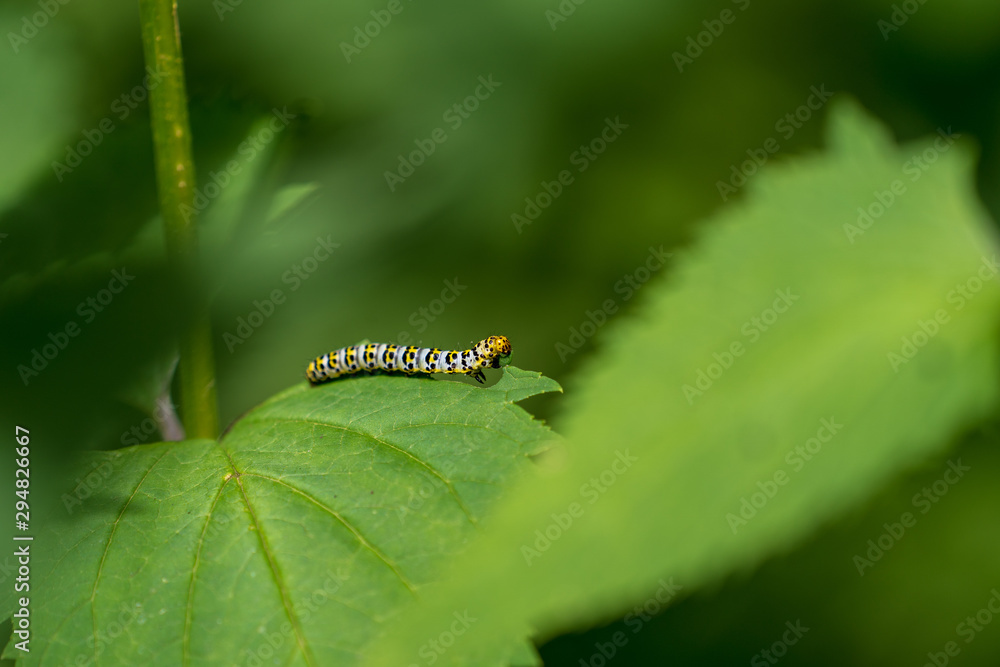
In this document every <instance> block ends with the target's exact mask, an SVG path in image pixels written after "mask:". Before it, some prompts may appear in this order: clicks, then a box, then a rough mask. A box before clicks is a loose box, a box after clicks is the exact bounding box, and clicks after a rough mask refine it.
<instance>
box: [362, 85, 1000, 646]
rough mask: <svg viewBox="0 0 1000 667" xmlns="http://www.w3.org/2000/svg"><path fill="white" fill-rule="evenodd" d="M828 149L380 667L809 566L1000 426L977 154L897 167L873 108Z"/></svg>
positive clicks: (705, 245) (725, 229)
mask: <svg viewBox="0 0 1000 667" xmlns="http://www.w3.org/2000/svg"><path fill="white" fill-rule="evenodd" d="M830 127H831V136H830V140H829V142H828V144H829V145H830V147H831V148H830V150H829V152H828V153H826V154H825V155H822V156H819V157H812V158H806V159H798V160H795V161H791V162H789V163H785V165H784V166H781V167H774V168H769V169H766V170H764V172H763V173H762V174H761V175H759V176H757V178H756V180H755V181H753V183H752V184H751V186H750V196H749V198H748V200H747V201H746V202H745V203H743V204H741V205H739V206H735V207H732V208H731V209H730V210H728V211H726V212H724V213H722V214H721V215H720V216H719V218H718V219H717V220H716V221H715V222H714V224H712V225H711V226H710V227H708V229H707V231H706V233H705V235H704V238H703V239H702V241H701V243H700V244H699V245H698V246H697V247H696V248H695V249H693V250H692V251H691V252H690V253H689V255H688V256H687V257H686V258H685V259H684V260H682V261H681V262H680V264H679V265H678V266H677V267H676V270H675V272H674V275H673V276H672V278H671V279H670V281H669V282H667V283H661V284H657V285H650V286H648V287H645V288H644V295H643V296H644V298H645V299H646V302H645V303H644V304H643V306H644V309H643V310H642V311H641V317H639V318H635V319H632V320H630V321H625V322H619V323H616V324H617V326H615V327H613V328H612V327H608V329H609V332H608V334H609V335H608V337H607V339H606V340H605V341H604V343H605V344H604V353H603V357H602V358H601V359H600V360H599V361H598V362H596V363H594V364H592V365H591V366H590V367H589V368H588V369H587V370H586V371H585V372H584V373H583V377H582V379H581V381H580V389H579V391H578V392H576V393H575V394H574V395H572V396H571V398H570V401H569V407H568V408H567V409H566V411H565V413H564V418H563V420H562V424H563V427H564V431H565V435H566V436H567V442H568V445H569V447H568V450H569V452H570V455H569V456H568V458H567V461H566V464H565V467H564V468H563V469H562V470H560V471H558V472H556V473H553V474H551V475H549V476H548V477H547V478H546V479H545V480H544V483H542V484H539V483H537V482H535V483H525V486H524V487H523V488H521V489H520V490H518V491H517V492H516V493H512V494H510V495H509V496H508V497H507V498H506V500H505V501H504V503H503V505H502V506H501V507H499V508H497V510H496V513H495V514H494V516H493V517H492V519H491V525H492V527H493V529H492V530H491V531H490V532H488V533H486V534H484V535H482V536H481V538H480V539H478V540H477V542H476V543H475V544H473V545H470V547H469V549H468V550H467V552H466V553H465V554H463V556H462V558H461V559H459V561H458V562H457V563H456V565H455V569H454V571H453V573H452V575H451V576H450V577H449V578H448V579H447V580H446V581H444V582H443V583H442V584H441V585H440V586H439V587H437V590H435V591H434V592H431V593H428V595H426V596H424V597H423V598H422V600H421V602H420V603H419V604H416V605H414V606H413V607H412V608H411V609H410V610H408V611H407V612H406V613H405V614H404V615H403V616H402V617H401V618H400V619H399V622H398V623H396V624H394V625H393V627H392V628H391V629H390V630H389V633H388V635H387V637H385V638H384V639H383V640H382V641H380V642H379V646H378V650H376V651H373V653H372V655H371V656H370V660H369V662H367V663H366V664H371V665H385V664H408V662H409V661H412V657H413V656H414V655H416V654H417V652H418V651H419V647H421V646H422V645H424V643H425V642H426V641H427V638H428V637H434V636H436V635H437V633H440V632H441V631H442V629H444V628H446V627H447V619H448V618H449V616H450V615H451V614H452V613H454V611H455V610H463V611H467V612H468V613H470V614H471V615H472V616H474V617H476V618H477V619H478V621H477V623H476V624H475V625H473V626H472V627H471V628H470V629H469V631H468V632H467V633H465V634H464V635H463V636H462V637H461V638H459V639H457V640H456V641H455V643H454V645H453V646H452V647H451V648H449V650H448V651H447V652H446V653H445V654H444V655H442V656H441V658H442V659H441V660H440V661H438V662H437V664H438V665H442V664H446V665H471V664H476V665H487V664H503V660H504V659H505V657H506V656H507V655H509V653H508V652H507V647H508V646H509V643H510V640H511V639H512V638H515V637H520V636H525V635H526V634H532V633H534V634H535V636H536V637H539V638H544V637H547V636H550V635H552V634H553V633H556V632H560V631H564V630H566V629H568V628H571V627H574V626H579V625H584V624H592V623H595V622H598V621H600V620H602V619H608V618H609V617H612V616H617V615H620V614H623V613H627V612H628V610H629V609H631V608H632V607H634V606H635V605H637V604H638V605H640V606H644V607H645V608H646V609H651V608H652V609H653V610H655V609H660V608H662V606H663V604H664V603H666V602H668V601H669V600H670V599H672V597H673V596H675V595H677V594H679V590H678V588H677V587H678V586H682V587H683V589H682V591H683V593H685V594H686V593H688V592H690V591H692V590H694V589H696V588H697V587H699V586H703V585H705V584H706V583H709V582H712V581H716V580H718V579H719V578H720V577H722V576H724V575H726V574H729V573H732V572H734V571H737V570H745V569H748V568H751V567H753V566H754V565H756V564H757V563H758V562H759V561H760V560H761V559H763V558H764V557H766V556H768V555H769V554H772V553H774V552H775V551H778V550H781V549H787V548H790V547H791V546H792V545H793V544H794V543H796V542H797V541H799V540H801V539H802V538H803V537H804V536H806V535H807V534H809V533H810V532H811V531H814V530H815V529H816V528H817V527H818V526H819V525H821V524H822V523H823V522H825V521H828V520H829V519H831V518H832V517H833V516H835V515H836V514H838V513H841V512H843V511H844V510H845V509H847V508H849V507H852V506H856V505H857V504H858V503H859V502H861V501H862V500H864V499H866V498H868V497H870V496H871V495H873V494H874V493H875V492H876V491H878V490H879V488H880V487H882V486H883V485H884V484H885V483H886V482H887V481H888V480H890V479H891V478H892V477H893V476H894V475H897V474H899V472H900V471H901V470H904V469H905V468H907V467H908V466H911V465H913V464H914V463H915V462H917V461H919V460H921V459H925V458H926V457H928V456H929V455H931V454H933V453H935V452H938V451H940V449H941V448H942V447H943V446H944V444H945V443H946V442H947V441H948V439H949V438H950V437H951V436H952V435H953V434H954V433H955V432H956V430H957V429H959V428H961V427H962V426H963V425H965V424H967V423H968V422H970V421H972V420H975V419H978V418H981V417H982V416H983V414H984V413H985V412H986V411H988V410H989V409H991V408H992V407H993V406H995V404H996V399H997V395H998V392H997V389H998V387H997V377H996V375H997V372H996V369H997V368H998V364H997V362H998V354H997V340H996V335H995V330H996V323H997V316H998V311H1000V285H998V281H997V270H998V265H997V264H996V262H997V259H996V256H995V255H994V253H996V244H995V242H994V240H993V237H992V235H991V231H990V228H989V221H988V220H987V217H986V215H985V214H984V213H983V211H982V209H981V207H980V206H979V204H978V203H977V202H976V199H975V196H974V194H973V188H972V185H971V184H972V181H973V179H972V169H971V159H970V154H969V151H968V150H967V149H966V148H965V147H963V146H962V145H961V144H960V143H955V142H954V141H953V140H952V138H949V137H945V136H939V137H936V138H931V139H930V140H926V141H921V142H918V143H916V144H914V145H910V146H906V147H902V148H896V147H894V146H893V145H892V143H891V142H890V140H889V138H888V136H887V134H886V132H885V131H884V129H882V128H881V127H879V126H878V125H877V124H876V123H875V122H874V121H873V120H871V119H870V118H868V117H867V116H865V115H864V114H863V112H862V111H861V110H860V109H858V108H857V107H856V106H853V105H841V106H836V108H835V110H834V111H833V113H832V120H831V122H830ZM894 188H895V190H894ZM880 200H881V203H880ZM862 213H864V214H865V215H870V216H871V217H870V220H871V222H870V224H869V222H868V220H869V218H865V217H862ZM962 290H964V293H963V292H962ZM911 345H912V348H911V347H910V346H911ZM849 566H850V564H849V563H845V567H849ZM641 611H642V610H641V609H640V612H641ZM632 619H633V621H635V620H636V616H635V615H634V614H633V615H632ZM626 625H628V623H627V622H626Z"/></svg>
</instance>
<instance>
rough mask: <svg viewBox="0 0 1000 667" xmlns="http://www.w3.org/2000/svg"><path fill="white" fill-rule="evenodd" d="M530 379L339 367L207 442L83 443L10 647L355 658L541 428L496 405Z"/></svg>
mask: <svg viewBox="0 0 1000 667" xmlns="http://www.w3.org/2000/svg"><path fill="white" fill-rule="evenodd" d="M548 391H559V386H558V385H557V384H556V383H555V382H554V381H552V380H549V379H547V378H544V377H541V375H540V374H539V373H531V372H527V371H522V370H520V369H517V368H510V367H508V368H507V369H505V371H504V373H503V376H502V378H501V379H500V380H499V381H498V382H497V383H496V384H495V385H493V386H492V387H488V388H479V387H474V386H470V385H467V384H464V383H460V382H449V381H434V380H429V379H422V378H405V377H395V376H377V377H372V376H366V377H356V378H349V379H344V380H339V381H336V382H332V383H329V384H326V385H322V386H320V387H315V388H312V387H308V386H296V387H294V388H292V389H290V390H288V391H285V392H284V393H282V394H280V395H278V396H276V397H274V398H272V399H270V400H269V401H267V402H265V403H264V404H262V405H260V406H258V407H257V408H255V409H254V410H252V411H251V412H249V413H248V414H247V415H245V416H244V417H243V418H242V419H240V420H239V421H238V422H237V423H236V424H235V425H234V426H233V427H232V429H231V430H230V431H229V432H228V433H226V434H225V435H224V436H223V437H222V439H221V440H220V441H219V442H214V441H206V440H197V441H185V442H180V443H159V444H155V445H149V446H140V447H132V448H128V449H123V450H119V451H114V452H107V453H101V454H99V455H97V456H96V458H95V459H94V463H96V464H97V467H96V468H95V473H94V475H92V476H91V477H92V478H93V480H92V481H91V478H89V477H88V480H87V481H88V482H90V483H89V484H88V486H87V487H86V493H85V494H83V493H80V489H79V487H78V488H77V489H76V490H75V491H73V492H71V493H72V494H75V495H73V498H75V500H76V502H75V503H73V502H71V503H70V508H71V510H72V516H71V518H72V521H71V522H68V523H66V524H65V525H58V526H53V527H52V528H53V530H51V531H50V532H49V533H47V534H46V535H43V536H39V537H38V539H37V540H36V542H35V543H34V544H33V549H34V554H35V560H33V563H32V564H33V568H34V569H33V579H32V591H33V597H32V630H33V633H34V635H33V636H34V640H33V641H34V643H33V644H32V645H31V649H32V650H31V653H30V654H28V655H27V656H24V657H23V658H22V663H23V664H43V663H44V664H49V663H51V664H77V662H76V661H77V660H78V659H80V660H83V659H90V660H93V661H94V663H95V664H98V665H101V664H111V665H121V664H133V665H140V664H141V665H180V664H192V663H193V664H212V665H215V664H231V663H233V662H238V663H240V664H247V663H250V664H253V662H254V658H253V657H252V656H256V659H257V660H259V661H261V664H263V663H264V662H266V663H267V664H273V663H272V661H274V660H277V662H278V663H279V664H310V665H334V664H336V665H350V664H355V663H356V662H357V661H358V659H359V657H360V655H361V651H362V650H363V648H364V646H365V644H366V643H367V642H368V641H369V640H370V639H371V638H372V637H373V636H374V635H375V634H376V633H377V632H378V631H380V630H381V628H382V627H383V626H384V624H386V623H389V622H391V621H392V618H393V617H394V614H395V612H396V610H397V608H398V607H400V606H401V605H402V604H404V603H407V602H409V601H411V600H413V599H414V597H415V596H416V595H418V593H419V592H420V591H421V589H422V588H423V587H424V586H426V585H427V584H428V583H429V582H431V581H433V580H434V578H435V577H436V576H437V575H438V573H439V572H440V571H441V568H442V567H443V566H444V565H445V564H446V563H447V562H448V561H449V559H450V558H451V557H452V556H453V555H454V554H455V553H456V552H457V551H459V550H460V549H461V548H462V547H463V545H464V544H465V543H466V542H467V541H468V540H469V539H470V538H471V537H472V536H473V535H474V534H475V532H476V530H477V528H476V526H477V524H478V523H479V522H480V521H481V520H482V519H483V517H484V516H485V515H486V514H487V512H488V511H489V509H490V507H491V506H492V505H493V504H494V503H495V502H496V501H497V499H498V498H499V497H500V496H501V495H502V494H503V493H504V490H505V488H506V487H508V486H509V485H510V484H511V483H512V481H513V480H515V479H517V478H518V477H519V476H520V475H522V474H523V473H524V472H525V471H526V470H528V469H530V468H532V467H533V465H532V464H531V462H530V459H529V457H531V456H532V455H535V454H538V453H539V452H541V451H543V449H545V448H546V447H547V446H548V445H549V444H550V443H551V442H552V439H553V435H552V433H551V432H550V431H549V430H548V428H546V427H544V426H543V425H541V424H540V423H538V422H536V421H535V420H533V419H532V418H531V416H530V415H528V414H527V413H526V412H525V411H524V410H522V409H521V408H519V407H517V406H515V405H514V404H513V402H514V401H517V400H521V399H523V398H526V397H528V396H532V395H534V394H539V393H543V392H548ZM84 465H85V469H87V470H90V469H91V466H90V464H89V462H88V463H86V464H84ZM65 498H66V496H64V499H65ZM95 637H96V638H97V639H96V641H95ZM6 655H8V656H14V655H18V656H19V657H20V654H19V652H17V651H15V650H14V649H13V648H12V647H10V646H8V649H7V653H6ZM78 656H82V658H78ZM88 664H89V663H88Z"/></svg>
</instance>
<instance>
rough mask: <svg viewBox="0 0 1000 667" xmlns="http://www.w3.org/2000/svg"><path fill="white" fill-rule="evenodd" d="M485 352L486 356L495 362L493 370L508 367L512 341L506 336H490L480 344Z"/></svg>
mask: <svg viewBox="0 0 1000 667" xmlns="http://www.w3.org/2000/svg"><path fill="white" fill-rule="evenodd" d="M480 345H482V346H483V347H484V348H485V350H484V352H485V356H486V357H487V358H488V359H492V360H493V368H499V367H501V366H506V365H507V364H509V363H510V354H511V348H510V341H509V340H507V337H506V336H490V337H489V338H487V339H486V340H484V341H483V342H482V343H480Z"/></svg>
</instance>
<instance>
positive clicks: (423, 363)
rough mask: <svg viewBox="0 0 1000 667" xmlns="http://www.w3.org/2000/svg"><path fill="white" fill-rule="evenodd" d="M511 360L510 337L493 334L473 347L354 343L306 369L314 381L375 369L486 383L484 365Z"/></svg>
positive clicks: (492, 366)
mask: <svg viewBox="0 0 1000 667" xmlns="http://www.w3.org/2000/svg"><path fill="white" fill-rule="evenodd" d="M509 363H510V341H509V340H507V337H506V336H490V337H489V338H484V339H483V340H481V341H479V342H478V343H476V344H475V346H473V347H472V349H469V350H439V349H437V348H436V347H416V346H414V345H410V346H403V345H393V344H391V343H369V344H367V345H352V346H350V347H342V348H340V349H339V350H334V351H333V352H330V353H329V354H324V355H323V356H321V357H316V358H315V359H313V360H312V361H311V362H310V363H309V367H308V368H307V369H306V377H307V378H309V382H311V383H312V384H314V385H316V384H320V383H322V382H329V381H330V380H336V379H337V378H339V377H343V376H345V375H354V374H355V373H364V372H367V373H373V372H375V371H386V372H390V373H391V372H394V371H398V372H402V373H406V374H407V375H413V374H415V373H464V374H466V375H468V376H470V377H472V379H474V380H475V381H476V382H479V383H480V384H482V383H483V382H484V381H485V379H486V378H485V377H484V376H483V369H484V368H500V367H501V366H506V365H507V364H509Z"/></svg>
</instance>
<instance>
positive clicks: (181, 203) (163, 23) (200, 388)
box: [139, 0, 219, 438]
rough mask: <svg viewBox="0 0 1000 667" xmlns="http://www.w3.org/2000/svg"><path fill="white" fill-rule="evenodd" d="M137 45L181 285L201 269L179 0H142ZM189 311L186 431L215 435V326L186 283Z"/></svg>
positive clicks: (183, 368) (184, 339)
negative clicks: (141, 56)
mask: <svg viewBox="0 0 1000 667" xmlns="http://www.w3.org/2000/svg"><path fill="white" fill-rule="evenodd" d="M139 18H140V21H141V23H142V45H143V51H144V52H145V56H146V67H147V69H148V70H149V72H148V73H149V74H150V80H151V81H157V83H156V85H155V86H153V85H151V86H150V91H149V93H150V94H149V108H150V117H151V122H152V126H153V146H154V150H155V156H156V183H157V189H158V192H159V198H160V210H161V213H162V215H163V227H164V232H165V234H166V245H167V257H168V258H169V262H170V265H171V269H172V272H173V276H174V279H175V282H176V284H177V285H178V286H185V287H188V286H189V285H190V281H191V280H192V277H196V278H195V279H196V280H197V276H199V275H200V266H199V263H198V260H197V253H198V238H197V226H196V222H197V215H196V213H197V211H196V209H195V207H194V189H195V185H196V183H195V173H194V161H193V159H192V157H191V126H190V124H189V122H188V114H187V93H186V91H185V89H184V63H183V60H182V58H181V39H180V26H179V25H178V22H177V2H176V0H139ZM185 291H186V295H185V296H186V297H188V298H191V299H193V302H192V304H191V313H192V316H191V317H190V319H188V320H187V321H186V322H185V325H186V326H184V327H183V329H182V331H181V334H180V357H181V358H180V365H179V374H180V393H181V397H180V398H181V400H180V404H181V410H182V414H183V419H184V428H185V430H186V431H187V437H189V438H215V437H216V436H217V435H218V431H219V423H218V421H219V420H218V410H217V407H216V398H215V365H214V361H213V358H212V330H211V322H210V320H209V310H208V300H207V296H206V291H207V290H204V289H197V286H195V289H186V290H185Z"/></svg>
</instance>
